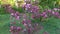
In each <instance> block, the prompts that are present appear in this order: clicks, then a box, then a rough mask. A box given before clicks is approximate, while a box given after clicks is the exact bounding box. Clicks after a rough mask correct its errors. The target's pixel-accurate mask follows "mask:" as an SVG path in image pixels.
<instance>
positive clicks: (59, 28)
mask: <svg viewBox="0 0 60 34" xmlns="http://www.w3.org/2000/svg"><path fill="white" fill-rule="evenodd" d="M9 23H10V20H9V15H8V14H3V15H0V34H10V32H9V26H10V24H9ZM41 25H42V26H43V27H44V28H43V29H42V30H39V31H37V32H35V34H43V32H45V31H48V32H49V34H60V19H56V18H48V20H47V21H46V22H44V23H41Z"/></svg>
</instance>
